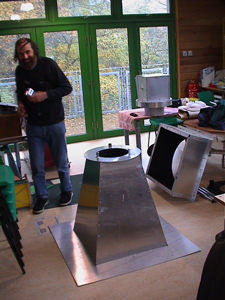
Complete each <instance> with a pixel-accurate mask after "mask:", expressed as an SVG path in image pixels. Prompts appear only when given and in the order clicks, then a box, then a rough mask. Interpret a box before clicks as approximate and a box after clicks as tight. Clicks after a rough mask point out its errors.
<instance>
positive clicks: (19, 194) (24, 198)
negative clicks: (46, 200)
mask: <svg viewBox="0 0 225 300" xmlns="http://www.w3.org/2000/svg"><path fill="white" fill-rule="evenodd" d="M15 196H16V208H22V207H31V205H32V198H31V192H30V184H29V182H28V180H27V177H26V175H25V179H22V180H18V181H15Z"/></svg>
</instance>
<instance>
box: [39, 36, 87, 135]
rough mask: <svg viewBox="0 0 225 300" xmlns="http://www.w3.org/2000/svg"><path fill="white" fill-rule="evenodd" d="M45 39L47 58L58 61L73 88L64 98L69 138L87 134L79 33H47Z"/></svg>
mask: <svg viewBox="0 0 225 300" xmlns="http://www.w3.org/2000/svg"><path fill="white" fill-rule="evenodd" d="M44 39H45V53H46V56H48V57H51V58H52V59H54V60H56V62H57V63H58V65H59V66H60V68H61V69H62V70H63V72H64V73H65V75H66V76H67V78H68V79H69V81H70V83H71V85H72V87H73V91H72V93H71V94H69V95H68V96H66V97H63V105H64V110H65V119H66V132H67V136H71V135H72V136H73V135H80V134H85V133H86V128H85V118H84V115H85V111H84V103H83V89H82V77H81V68H80V52H79V40H78V32H77V31H63V32H46V33H44Z"/></svg>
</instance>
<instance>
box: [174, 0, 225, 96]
mask: <svg viewBox="0 0 225 300" xmlns="http://www.w3.org/2000/svg"><path fill="white" fill-rule="evenodd" d="M224 17H225V1H224V0H196V1H192V0H177V1H176V20H177V56H178V58H177V59H178V97H185V96H186V86H187V83H188V81H189V80H191V79H195V80H199V77H200V76H199V75H200V70H202V69H204V68H206V67H208V66H215V69H216V70H220V69H222V68H223V37H222V36H223V26H222V23H223V18H224ZM188 50H191V51H192V53H193V56H187V57H183V56H182V53H183V51H188Z"/></svg>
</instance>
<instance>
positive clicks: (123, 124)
mask: <svg viewBox="0 0 225 300" xmlns="http://www.w3.org/2000/svg"><path fill="white" fill-rule="evenodd" d="M131 113H135V114H137V117H134V116H131V115H130V114H131ZM177 113H178V108H176V107H165V108H164V114H163V115H160V116H154V117H153V116H149V115H146V114H145V109H144V108H137V109H131V110H122V111H119V112H118V120H119V126H120V128H123V130H124V138H125V145H129V132H130V131H135V134H136V145H137V147H138V148H139V149H140V150H141V128H140V121H143V120H149V119H153V118H154V119H156V118H163V117H165V118H166V117H173V116H176V115H177Z"/></svg>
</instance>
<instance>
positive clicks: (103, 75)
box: [0, 0, 177, 142]
mask: <svg viewBox="0 0 225 300" xmlns="http://www.w3.org/2000/svg"><path fill="white" fill-rule="evenodd" d="M28 4H29V5H28ZM24 5H25V8H24ZM26 5H28V6H26ZM173 6H174V0H138V1H137V0H79V1H72V0H41V1H39V0H29V1H8V2H1V1H0V26H1V27H0V57H1V60H0V75H1V76H0V98H1V101H2V102H3V103H13V104H15V103H16V95H15V91H16V86H15V68H16V63H14V61H13V55H14V45H15V42H16V40H17V39H18V38H20V37H24V36H27V37H30V38H31V39H32V40H33V41H34V42H36V43H37V45H38V46H39V49H40V55H41V56H47V57H50V58H52V59H54V60H55V61H56V62H57V63H58V65H59V66H60V68H61V69H62V70H63V72H64V73H65V74H66V76H67V77H68V79H69V80H70V82H71V85H72V87H73V91H72V93H71V94H70V95H67V96H66V97H63V105H64V108H65V124H66V131H67V132H66V135H67V141H68V142H76V141H82V140H89V139H96V138H104V137H110V136H115V135H122V134H123V130H122V129H120V128H119V122H118V112H119V111H121V110H129V109H132V108H136V99H137V89H136V82H135V78H136V76H137V75H138V74H146V73H153V74H155V73H161V74H168V75H169V76H170V87H171V89H170V91H171V97H172V98H175V97H176V93H177V91H176V88H177V87H176V84H177V83H176V53H175V51H174V49H176V42H175V16H174V9H172V8H173ZM21 8H22V9H23V10H21ZM24 9H25V10H24ZM13 14H14V15H18V16H19V17H18V16H17V17H18V21H15V20H14V21H13V20H12V19H13V18H12V15H13ZM141 127H142V130H147V128H145V126H143V124H142V123H141Z"/></svg>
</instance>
